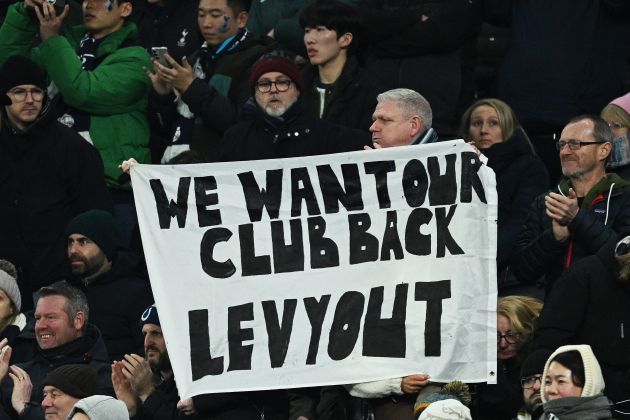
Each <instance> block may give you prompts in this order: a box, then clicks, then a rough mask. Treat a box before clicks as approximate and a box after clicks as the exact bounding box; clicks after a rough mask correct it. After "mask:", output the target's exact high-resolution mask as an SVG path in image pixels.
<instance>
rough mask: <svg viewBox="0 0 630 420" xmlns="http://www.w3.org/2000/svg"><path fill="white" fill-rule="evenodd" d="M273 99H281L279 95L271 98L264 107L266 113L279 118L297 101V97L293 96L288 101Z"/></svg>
mask: <svg viewBox="0 0 630 420" xmlns="http://www.w3.org/2000/svg"><path fill="white" fill-rule="evenodd" d="M272 99H279V98H278V97H277V96H274V97H272V98H270V100H269V101H268V102H267V103H266V104H265V106H264V107H263V109H264V111H265V114H267V115H269V116H270V117H274V118H278V117H281V116H283V115H284V113H285V112H287V110H288V109H289V108H291V106H292V105H293V104H294V103H295V102H296V101H297V97H295V98H292V99H291V100H289V101H288V102H287V103H284V102H282V101H273V102H272Z"/></svg>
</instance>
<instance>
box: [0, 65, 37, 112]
mask: <svg viewBox="0 0 630 420" xmlns="http://www.w3.org/2000/svg"><path fill="white" fill-rule="evenodd" d="M20 85H35V86H37V87H40V88H42V89H46V86H47V84H46V75H45V74H44V72H43V71H42V69H41V68H40V67H39V66H38V65H37V63H35V62H34V61H33V60H31V59H30V58H27V57H24V56H22V55H14V56H11V57H9V58H8V59H7V61H5V62H4V64H3V65H2V68H0V104H2V105H11V98H9V97H8V96H7V92H8V91H9V90H10V89H13V88H14V87H16V86H20Z"/></svg>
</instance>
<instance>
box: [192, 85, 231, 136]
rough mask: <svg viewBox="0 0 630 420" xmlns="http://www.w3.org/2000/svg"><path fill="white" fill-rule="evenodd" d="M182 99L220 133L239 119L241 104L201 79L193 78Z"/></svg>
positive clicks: (193, 111)
mask: <svg viewBox="0 0 630 420" xmlns="http://www.w3.org/2000/svg"><path fill="white" fill-rule="evenodd" d="M182 100H183V101H184V102H185V103H186V105H188V108H189V109H190V111H191V112H192V113H194V114H195V115H196V116H198V117H200V118H201V119H202V120H203V123H204V124H205V125H206V126H208V127H211V128H213V129H215V130H217V131H220V132H222V133H223V132H225V130H227V129H228V128H229V127H231V126H232V125H234V124H235V123H236V122H238V120H239V119H240V114H241V113H240V108H241V105H242V104H237V103H234V102H233V101H232V100H231V99H230V98H228V97H226V96H223V95H222V94H220V93H219V92H218V91H217V90H216V89H215V88H214V87H212V86H210V85H209V84H208V83H206V82H205V81H203V80H201V79H195V80H193V82H192V84H191V85H190V86H189V87H188V89H186V91H185V92H184V93H183V94H182Z"/></svg>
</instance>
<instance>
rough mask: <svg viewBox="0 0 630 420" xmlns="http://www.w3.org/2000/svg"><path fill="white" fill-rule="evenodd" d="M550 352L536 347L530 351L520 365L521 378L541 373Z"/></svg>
mask: <svg viewBox="0 0 630 420" xmlns="http://www.w3.org/2000/svg"><path fill="white" fill-rule="evenodd" d="M550 354H551V350H546V349H538V350H534V351H533V352H531V353H530V354H529V356H527V358H526V359H525V361H524V362H523V365H522V366H521V378H527V377H530V376H534V375H542V373H543V370H544V369H545V363H547V360H548V359H549V355H550ZM541 382H542V381H541Z"/></svg>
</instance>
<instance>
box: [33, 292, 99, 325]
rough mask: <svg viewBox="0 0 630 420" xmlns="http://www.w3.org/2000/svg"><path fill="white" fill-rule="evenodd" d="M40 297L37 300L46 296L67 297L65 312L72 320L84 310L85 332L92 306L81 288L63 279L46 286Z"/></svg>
mask: <svg viewBox="0 0 630 420" xmlns="http://www.w3.org/2000/svg"><path fill="white" fill-rule="evenodd" d="M38 294H39V297H38V298H37V300H38V301H39V299H41V298H43V297H46V296H63V297H65V298H66V300H67V302H66V307H65V308H64V309H65V312H66V314H67V315H68V318H69V319H70V322H72V320H74V318H75V317H76V316H77V314H78V313H79V312H83V314H84V315H85V323H84V324H83V329H82V331H83V332H85V329H86V328H87V323H88V319H89V316H90V307H89V305H88V300H87V297H86V296H85V293H83V292H82V291H81V290H80V289H78V288H76V287H74V286H71V285H70V284H69V283H68V282H67V281H65V280H61V281H58V282H55V283H53V284H51V285H49V286H44V287H42V288H41V289H39V291H38Z"/></svg>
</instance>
